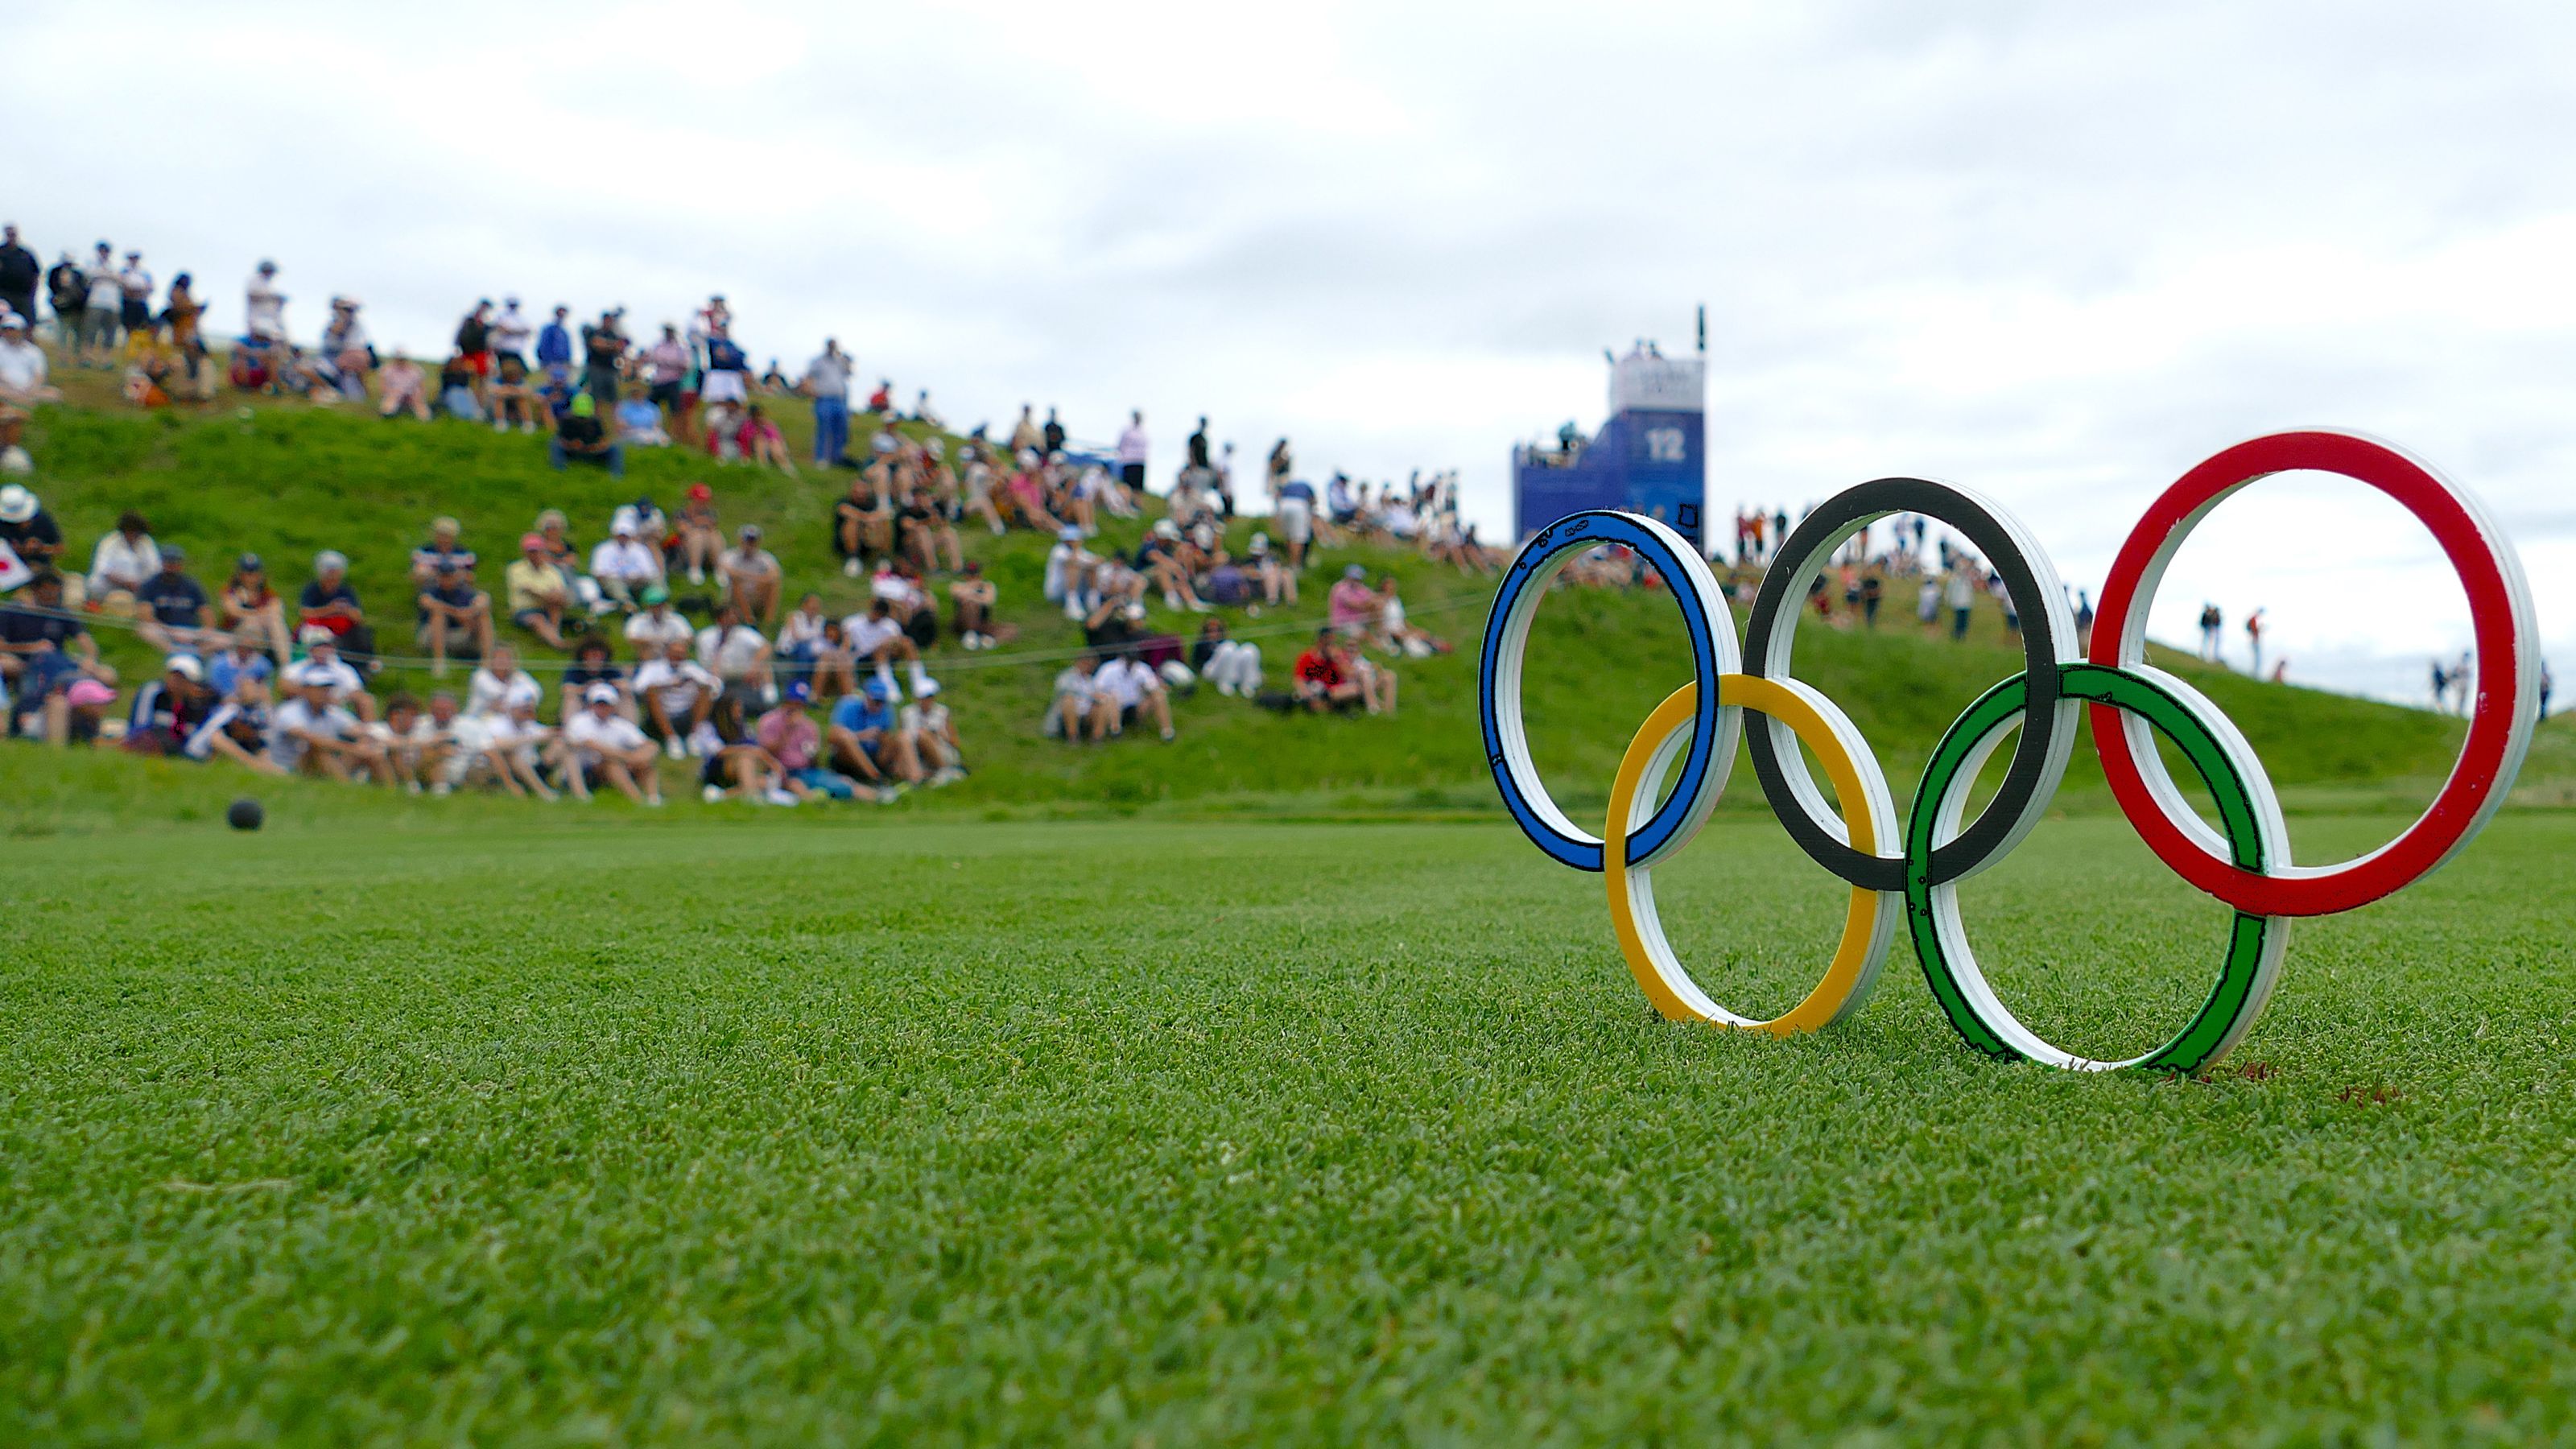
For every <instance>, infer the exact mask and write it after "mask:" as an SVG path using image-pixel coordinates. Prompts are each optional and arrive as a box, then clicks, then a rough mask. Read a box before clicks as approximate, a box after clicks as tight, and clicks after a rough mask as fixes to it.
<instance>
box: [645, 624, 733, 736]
mask: <svg viewBox="0 0 2576 1449" xmlns="http://www.w3.org/2000/svg"><path fill="white" fill-rule="evenodd" d="M723 692H724V686H723V685H722V684H721V683H720V682H718V680H717V679H716V677H715V676H714V675H713V674H710V673H708V672H707V670H706V668H705V667H704V666H703V665H701V664H699V663H698V662H697V661H696V660H694V659H691V658H690V657H689V641H688V640H687V639H686V638H680V639H673V640H671V641H670V642H668V643H667V644H665V645H664V646H663V648H662V653H661V655H660V657H658V658H648V659H646V660H645V661H644V662H643V663H642V664H641V665H638V666H637V667H636V670H635V699H636V702H637V704H639V705H640V706H641V707H642V711H643V719H642V721H641V723H642V724H643V726H644V732H645V733H646V734H649V735H651V736H652V737H653V738H655V739H657V740H660V741H661V742H662V749H663V751H664V752H665V753H667V754H668V755H670V757H671V758H672V759H675V760H676V759H679V758H681V757H682V756H684V755H686V754H687V753H688V739H689V737H690V736H691V735H693V734H695V733H697V728H698V726H700V725H702V724H704V723H706V721H707V716H708V715H709V714H710V713H712V712H713V711H714V709H715V705H716V696H717V695H718V694H721V693H723Z"/></svg>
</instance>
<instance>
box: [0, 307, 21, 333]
mask: <svg viewBox="0 0 2576 1449" xmlns="http://www.w3.org/2000/svg"><path fill="white" fill-rule="evenodd" d="M0 328H11V329H14V330H16V331H20V332H24V331H26V330H27V319H26V318H24V317H21V316H19V315H18V312H17V309H16V308H14V307H13V308H10V309H9V310H8V311H7V312H6V313H5V314H0Z"/></svg>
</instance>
